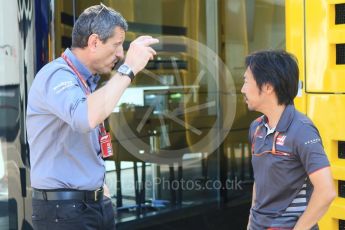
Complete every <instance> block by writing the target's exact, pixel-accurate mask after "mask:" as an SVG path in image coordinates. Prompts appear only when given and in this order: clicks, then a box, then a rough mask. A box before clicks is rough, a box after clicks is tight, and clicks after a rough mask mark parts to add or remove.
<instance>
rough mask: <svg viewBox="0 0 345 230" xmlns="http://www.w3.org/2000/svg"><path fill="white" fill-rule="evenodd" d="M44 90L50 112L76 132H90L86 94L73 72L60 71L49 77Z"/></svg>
mask: <svg viewBox="0 0 345 230" xmlns="http://www.w3.org/2000/svg"><path fill="white" fill-rule="evenodd" d="M43 87H45V90H43V92H44V93H43V94H44V97H45V98H44V100H45V103H46V105H47V107H48V108H47V109H48V110H49V112H51V113H53V114H55V115H56V116H57V117H59V118H60V119H61V120H63V121H65V122H66V123H68V124H69V125H70V126H71V128H72V129H73V130H74V131H77V132H81V133H84V132H88V131H90V130H91V128H90V125H89V122H88V109H87V101H86V94H85V92H84V91H83V89H82V88H81V87H80V84H79V82H78V80H77V78H76V76H75V75H74V73H73V72H72V71H69V70H68V69H59V70H57V71H56V72H55V73H53V74H52V75H51V76H47V79H46V82H45V85H44V86H43Z"/></svg>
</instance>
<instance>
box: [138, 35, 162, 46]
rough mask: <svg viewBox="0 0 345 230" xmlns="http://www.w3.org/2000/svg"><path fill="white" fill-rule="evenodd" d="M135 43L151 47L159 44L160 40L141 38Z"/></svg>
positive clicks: (149, 37) (147, 37)
mask: <svg viewBox="0 0 345 230" xmlns="http://www.w3.org/2000/svg"><path fill="white" fill-rule="evenodd" d="M134 42H135V43H140V44H143V45H144V46H150V45H153V44H156V43H159V40H158V39H156V38H152V37H151V36H146V35H145V36H140V37H138V38H137V39H136V40H135V41H134Z"/></svg>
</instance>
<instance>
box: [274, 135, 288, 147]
mask: <svg viewBox="0 0 345 230" xmlns="http://www.w3.org/2000/svg"><path fill="white" fill-rule="evenodd" d="M285 139H286V135H281V134H279V135H278V137H277V140H276V144H277V145H284V142H285Z"/></svg>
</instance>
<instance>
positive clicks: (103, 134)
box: [99, 123, 114, 158]
mask: <svg viewBox="0 0 345 230" xmlns="http://www.w3.org/2000/svg"><path fill="white" fill-rule="evenodd" d="M99 126H100V136H99V144H100V146H101V151H102V157H103V158H107V157H111V156H113V155H114V152H113V146H112V144H111V137H110V133H109V132H107V131H106V130H105V127H104V124H103V123H102V124H100V125H99Z"/></svg>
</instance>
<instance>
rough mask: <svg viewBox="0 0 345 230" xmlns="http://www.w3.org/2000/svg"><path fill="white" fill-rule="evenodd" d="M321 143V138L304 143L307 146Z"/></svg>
mask: <svg viewBox="0 0 345 230" xmlns="http://www.w3.org/2000/svg"><path fill="white" fill-rule="evenodd" d="M320 141H321V139H320V138H315V139H311V140H309V141H306V142H304V144H305V145H309V144H315V143H318V142H320Z"/></svg>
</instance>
